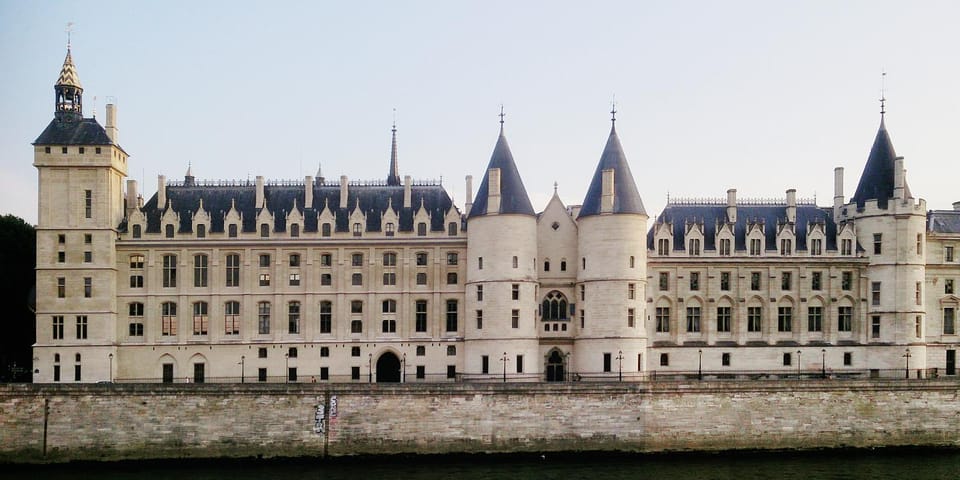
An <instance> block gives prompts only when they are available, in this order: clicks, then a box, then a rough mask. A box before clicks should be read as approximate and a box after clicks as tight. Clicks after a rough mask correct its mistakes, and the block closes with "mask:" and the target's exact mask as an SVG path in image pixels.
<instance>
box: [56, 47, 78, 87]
mask: <svg viewBox="0 0 960 480" xmlns="http://www.w3.org/2000/svg"><path fill="white" fill-rule="evenodd" d="M57 86H70V87H77V88H83V87H82V86H80V76H79V75H77V67H76V66H74V64H73V56H72V55H70V49H67V58H64V59H63V67H62V68H61V69H60V78H58V79H57Z"/></svg>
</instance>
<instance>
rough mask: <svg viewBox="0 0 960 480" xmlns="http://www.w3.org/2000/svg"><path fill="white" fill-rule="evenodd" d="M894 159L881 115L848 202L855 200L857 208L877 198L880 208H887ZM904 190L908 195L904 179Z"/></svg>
mask: <svg viewBox="0 0 960 480" xmlns="http://www.w3.org/2000/svg"><path fill="white" fill-rule="evenodd" d="M896 159H897V152H896V151H894V149H893V142H891V141H890V134H889V133H887V127H886V125H885V124H884V121H883V118H882V117H881V119H880V129H879V130H877V136H876V138H875V139H874V140H873V147H871V148H870V155H869V156H868V157H867V164H866V165H865V166H864V167H863V173H862V174H860V183H858V184H857V191H856V193H854V194H853V197H852V198H851V199H850V202H851V203H854V202H855V203H856V204H857V208H863V206H864V203H865V202H866V201H867V200H877V205H878V206H879V207H880V208H887V201H888V200H889V199H891V198H893V189H894V182H895V176H896ZM904 191H905V196H907V197H910V194H909V191H910V187H908V186H907V185H906V180H904Z"/></svg>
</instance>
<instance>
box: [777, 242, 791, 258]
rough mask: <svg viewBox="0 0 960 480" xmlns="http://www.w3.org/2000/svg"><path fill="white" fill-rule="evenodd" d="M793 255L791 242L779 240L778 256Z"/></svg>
mask: <svg viewBox="0 0 960 480" xmlns="http://www.w3.org/2000/svg"><path fill="white" fill-rule="evenodd" d="M792 253H793V241H792V240H790V239H789V238H781V239H780V255H784V256H786V255H791V254H792Z"/></svg>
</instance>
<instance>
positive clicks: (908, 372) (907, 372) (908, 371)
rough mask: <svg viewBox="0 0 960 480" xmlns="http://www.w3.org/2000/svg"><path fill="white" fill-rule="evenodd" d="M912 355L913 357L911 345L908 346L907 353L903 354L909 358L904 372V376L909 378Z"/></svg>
mask: <svg viewBox="0 0 960 480" xmlns="http://www.w3.org/2000/svg"><path fill="white" fill-rule="evenodd" d="M910 357H911V355H910V347H907V353H904V354H903V358H906V359H907V367H906V368H905V369H904V372H903V373H904V376H905V377H904V378H907V379H909V378H910Z"/></svg>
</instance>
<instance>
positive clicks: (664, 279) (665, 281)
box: [580, 272, 670, 300]
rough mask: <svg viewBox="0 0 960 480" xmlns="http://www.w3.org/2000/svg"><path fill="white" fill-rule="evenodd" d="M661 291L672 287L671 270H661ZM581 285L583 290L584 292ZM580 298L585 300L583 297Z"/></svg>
mask: <svg viewBox="0 0 960 480" xmlns="http://www.w3.org/2000/svg"><path fill="white" fill-rule="evenodd" d="M659 287H660V291H665V290H668V289H669V288H670V273H669V272H660V281H659ZM582 291H583V290H582V287H581V292H582ZM580 300H583V299H582V298H581V299H580Z"/></svg>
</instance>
